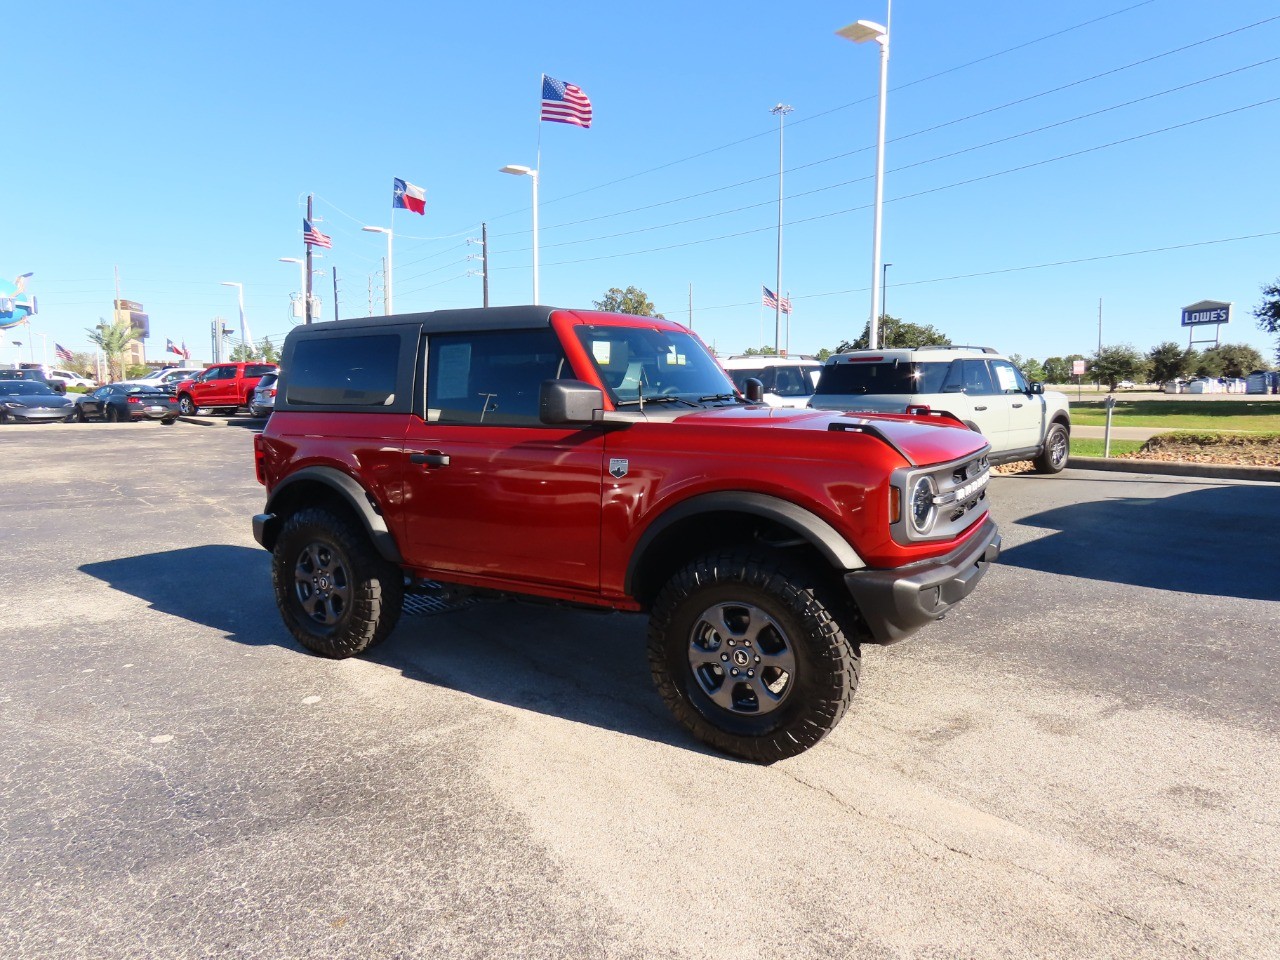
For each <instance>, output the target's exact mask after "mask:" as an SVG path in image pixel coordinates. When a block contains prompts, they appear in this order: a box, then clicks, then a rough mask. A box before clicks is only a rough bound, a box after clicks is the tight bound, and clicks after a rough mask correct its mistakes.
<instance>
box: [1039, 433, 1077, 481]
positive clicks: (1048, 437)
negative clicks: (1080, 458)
mask: <svg viewBox="0 0 1280 960" xmlns="http://www.w3.org/2000/svg"><path fill="white" fill-rule="evenodd" d="M1070 458H1071V435H1070V434H1068V433H1067V428H1066V427H1064V426H1063V425H1062V424H1060V423H1052V424H1050V425H1049V432H1048V433H1047V434H1045V438H1044V450H1043V452H1041V454H1040V456H1038V457H1036V472H1037V473H1061V472H1062V468H1063V467H1065V466H1066V465H1067V461H1068V460H1069V459H1070Z"/></svg>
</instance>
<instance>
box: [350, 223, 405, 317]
mask: <svg viewBox="0 0 1280 960" xmlns="http://www.w3.org/2000/svg"><path fill="white" fill-rule="evenodd" d="M360 229H361V230H363V231H364V232H365V233H385V234H386V235H387V272H386V274H384V275H383V277H382V312H383V314H384V315H386V316H388V317H389V316H391V314H393V313H394V312H395V308H394V305H393V304H392V302H391V297H392V282H391V271H392V264H391V238H392V232H391V228H390V227H361V228H360ZM410 279H412V278H410Z"/></svg>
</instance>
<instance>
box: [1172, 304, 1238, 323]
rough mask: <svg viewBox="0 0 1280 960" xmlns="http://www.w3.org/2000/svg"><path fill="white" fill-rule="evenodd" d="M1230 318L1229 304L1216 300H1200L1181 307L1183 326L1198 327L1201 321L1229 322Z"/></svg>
mask: <svg viewBox="0 0 1280 960" xmlns="http://www.w3.org/2000/svg"><path fill="white" fill-rule="evenodd" d="M1230 320H1231V304H1229V303H1222V302H1221V301H1218V300H1201V301H1200V302H1199V303H1193V304H1192V305H1191V306H1189V307H1183V308H1182V325H1183V326H1184V327H1198V326H1200V324H1203V323H1229V322H1230Z"/></svg>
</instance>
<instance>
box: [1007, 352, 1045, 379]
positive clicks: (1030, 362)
mask: <svg viewBox="0 0 1280 960" xmlns="http://www.w3.org/2000/svg"><path fill="white" fill-rule="evenodd" d="M1009 362H1010V363H1012V364H1013V365H1014V366H1015V367H1017V368H1018V369H1019V370H1021V371H1022V375H1023V376H1024V377H1026V378H1027V379H1028V380H1038V381H1040V382H1041V383H1044V381H1045V373H1044V367H1042V366H1040V361H1039V360H1037V359H1036V358H1035V357H1028V358H1027V359H1025V360H1024V359H1022V357H1021V356H1019V355H1018V354H1016V353H1011V354H1009Z"/></svg>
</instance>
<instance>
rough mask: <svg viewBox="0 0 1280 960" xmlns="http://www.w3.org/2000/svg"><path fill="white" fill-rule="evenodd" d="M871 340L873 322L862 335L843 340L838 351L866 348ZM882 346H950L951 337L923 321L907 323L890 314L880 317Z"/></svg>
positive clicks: (863, 329) (880, 344)
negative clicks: (850, 339) (851, 339)
mask: <svg viewBox="0 0 1280 960" xmlns="http://www.w3.org/2000/svg"><path fill="white" fill-rule="evenodd" d="M870 342H871V324H870V322H868V323H867V325H866V326H865V327H863V328H862V336H860V337H859V338H858V339H857V340H854V341H853V342H852V343H850V342H849V341H848V340H843V341H841V343H840V346H838V347H836V352H837V353H846V352H848V351H849V350H866V349H867V347H868V345H869V344H870ZM879 346H880V347H883V348H885V349H886V350H888V349H892V348H895V347H897V348H902V347H949V346H951V338H950V337H948V336H947V335H946V334H945V333H943V332H942V331H941V330H938V329H937V328H935V327H931V326H928V325H926V324H921V323H907V322H906V321H905V320H900V319H899V318H897V317H891V316H889V315H888V314H886V315H884V316H882V317H881V318H880V343H879Z"/></svg>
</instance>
